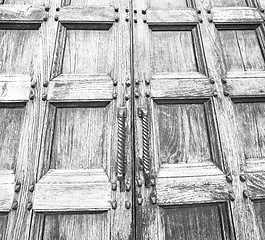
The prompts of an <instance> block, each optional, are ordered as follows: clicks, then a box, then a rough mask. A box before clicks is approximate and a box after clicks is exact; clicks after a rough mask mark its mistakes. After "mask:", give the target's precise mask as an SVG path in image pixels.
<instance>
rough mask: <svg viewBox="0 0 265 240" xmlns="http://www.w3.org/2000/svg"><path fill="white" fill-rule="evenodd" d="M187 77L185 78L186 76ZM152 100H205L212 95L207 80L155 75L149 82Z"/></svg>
mask: <svg viewBox="0 0 265 240" xmlns="http://www.w3.org/2000/svg"><path fill="white" fill-rule="evenodd" d="M186 77H187V76H186ZM150 85H151V91H152V97H153V98H158V99H160V98H184V97H190V98H206V97H208V98H209V97H210V96H211V95H212V90H211V84H210V81H209V79H206V78H205V77H204V78H199V77H198V78H195V76H194V78H193V79H192V78H185V77H183V78H182V79H177V78H175V76H173V77H172V76H170V75H168V76H167V75H166V74H165V75H164V76H159V75H155V76H153V77H152V78H151V80H150Z"/></svg>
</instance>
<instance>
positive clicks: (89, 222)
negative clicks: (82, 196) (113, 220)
mask: <svg viewBox="0 0 265 240" xmlns="http://www.w3.org/2000/svg"><path fill="white" fill-rule="evenodd" d="M99 222H100V223H101V224H100V225H98V223H99ZM42 239H43V240H50V239H80V240H87V239H97V240H107V239H110V224H109V215H108V213H100V212H95V213H86V214H85V213H82V214H58V215H45V225H44V230H43V238H42Z"/></svg>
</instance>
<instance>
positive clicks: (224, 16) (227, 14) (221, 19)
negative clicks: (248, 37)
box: [212, 7, 263, 25]
mask: <svg viewBox="0 0 265 240" xmlns="http://www.w3.org/2000/svg"><path fill="white" fill-rule="evenodd" d="M212 16H213V22H214V23H215V24H232V23H235V24H242V23H248V24H250V25H251V24H261V23H262V21H263V19H262V16H261V14H260V11H259V10H258V9H256V8H250V7H237V8H233V7H231V8H213V9H212Z"/></svg>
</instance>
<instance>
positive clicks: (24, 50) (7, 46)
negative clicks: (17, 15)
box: [0, 30, 41, 76]
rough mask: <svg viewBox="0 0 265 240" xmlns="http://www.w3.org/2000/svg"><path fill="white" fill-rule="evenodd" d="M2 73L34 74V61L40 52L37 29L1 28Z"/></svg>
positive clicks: (0, 59)
mask: <svg viewBox="0 0 265 240" xmlns="http://www.w3.org/2000/svg"><path fill="white" fill-rule="evenodd" d="M0 39H1V40H0V63H1V64H0V72H1V74H6V75H13V74H26V75H31V76H32V75H33V69H34V67H33V65H34V61H36V60H37V58H38V55H39V54H40V50H41V48H40V39H39V36H38V31H36V30H0Z"/></svg>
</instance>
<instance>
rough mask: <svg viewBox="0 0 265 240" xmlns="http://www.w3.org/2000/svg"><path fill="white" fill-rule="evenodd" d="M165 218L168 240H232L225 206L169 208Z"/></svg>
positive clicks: (166, 210) (165, 212)
mask: <svg viewBox="0 0 265 240" xmlns="http://www.w3.org/2000/svg"><path fill="white" fill-rule="evenodd" d="M164 218H165V220H164V221H165V239H167V240H173V239H174V240H175V239H178V240H187V239H189V240H224V239H227V240H228V239H232V238H231V236H230V229H229V221H228V216H227V210H226V205H225V204H220V205H198V206H196V205H195V206H189V205H187V206H185V207H181V206H178V207H169V208H165V209H164Z"/></svg>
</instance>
